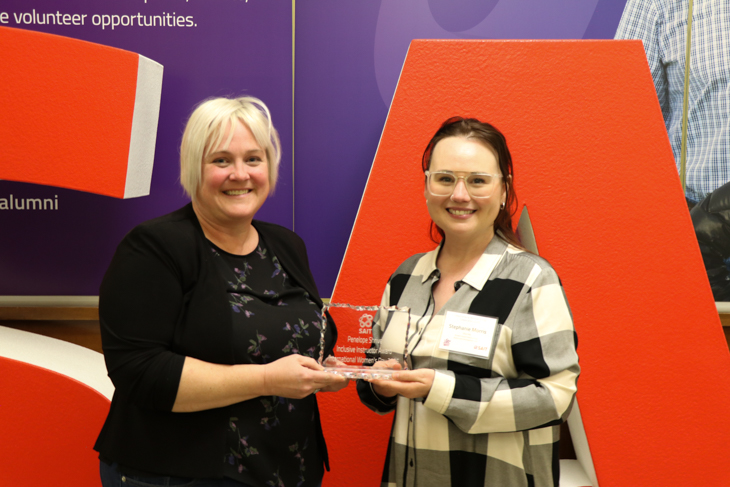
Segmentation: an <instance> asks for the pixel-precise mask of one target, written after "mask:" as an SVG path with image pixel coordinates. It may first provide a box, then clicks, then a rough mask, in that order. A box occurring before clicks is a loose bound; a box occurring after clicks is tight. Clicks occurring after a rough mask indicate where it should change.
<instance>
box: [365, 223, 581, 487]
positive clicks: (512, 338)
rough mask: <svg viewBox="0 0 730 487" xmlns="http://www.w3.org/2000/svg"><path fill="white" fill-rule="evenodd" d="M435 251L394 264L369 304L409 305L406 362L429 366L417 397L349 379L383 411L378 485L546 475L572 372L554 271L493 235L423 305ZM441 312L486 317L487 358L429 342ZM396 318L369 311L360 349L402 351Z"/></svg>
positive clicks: (554, 474) (541, 482)
mask: <svg viewBox="0 0 730 487" xmlns="http://www.w3.org/2000/svg"><path fill="white" fill-rule="evenodd" d="M437 256H438V249H436V250H434V251H432V252H429V253H426V254H418V255H414V256H413V257H411V258H409V259H408V260H406V261H405V262H404V263H403V264H401V266H400V267H399V268H398V269H397V270H396V272H395V273H394V274H393V275H392V276H391V278H390V280H389V281H388V285H387V286H386V289H385V292H384V294H383V300H382V303H381V304H382V305H383V306H392V305H397V306H399V307H409V308H410V309H411V318H410V320H411V324H410V337H409V346H408V350H409V352H408V353H409V357H408V362H409V363H408V366H409V368H411V369H418V368H431V369H435V371H436V375H435V378H434V382H433V385H432V387H431V391H430V392H429V394H428V396H427V397H426V398H425V399H417V400H409V399H407V398H404V397H401V396H397V399H395V400H392V399H390V398H384V397H381V396H378V395H377V394H376V393H375V392H374V391H373V390H372V388H371V386H370V384H369V383H367V382H364V381H359V382H358V393H359V395H360V399H361V400H362V402H363V403H364V404H365V405H366V406H368V407H369V408H370V409H372V410H374V411H376V412H378V413H380V414H386V413H389V412H390V411H392V410H395V418H394V424H393V430H392V434H391V439H390V445H389V448H388V457H387V459H386V462H385V468H384V472H383V483H382V485H383V486H419V487H431V486H433V487H444V486H454V487H456V486H458V487H470V486H480V487H482V486H500V487H513V486H514V487H518V486H525V487H527V486H557V485H558V482H559V476H560V471H559V463H558V462H559V459H558V441H559V434H560V430H559V428H560V426H559V425H560V423H561V422H562V421H563V420H564V419H565V418H566V417H567V415H568V413H569V411H570V407H571V404H572V401H573V397H574V395H575V392H576V382H577V379H578V374H579V373H580V367H579V365H578V355H577V354H576V345H577V338H576V335H575V331H574V328H573V321H572V317H571V313H570V309H569V307H568V303H567V301H566V299H565V294H564V292H563V289H562V286H561V284H560V280H559V279H558V276H557V274H556V273H555V271H554V270H553V268H552V267H551V266H550V264H548V262H547V261H545V259H542V258H540V257H538V256H536V255H534V254H530V253H528V252H524V251H521V250H519V249H517V248H515V247H513V246H510V245H508V244H507V243H506V242H505V241H504V240H502V239H500V238H499V237H495V238H493V239H492V241H491V242H490V243H489V245H488V246H487V249H486V250H485V251H484V253H483V254H482V256H481V258H480V260H479V261H478V262H477V264H476V265H475V266H474V268H473V269H472V270H471V271H470V272H469V273H468V274H467V275H466V277H465V278H464V279H463V280H462V281H460V282H458V283H457V285H456V287H457V289H456V293H455V294H454V295H453V296H452V297H451V298H450V299H449V300H448V302H447V303H446V304H445V305H444V306H443V307H442V309H441V310H439V312H438V314H436V315H433V311H434V301H433V297H432V294H431V289H432V286H433V285H434V284H435V283H436V282H437V281H438V279H439V275H440V274H439V270H438V268H437V267H436V258H437ZM448 311H454V312H460V313H467V312H468V313H470V314H475V315H482V316H488V317H494V318H497V320H498V330H497V332H496V333H495V337H494V339H493V342H492V344H491V350H492V351H491V353H490V356H489V358H482V357H478V356H472V355H465V354H461V353H456V352H453V351H448V350H444V349H442V348H440V345H441V341H440V339H441V333H442V329H443V325H444V318H445V315H446V312H448ZM408 319H409V318H408V313H407V312H403V311H386V310H384V309H383V311H380V312H379V313H378V316H377V317H376V319H375V320H374V322H373V346H372V348H371V349H370V351H369V352H368V358H371V359H372V358H376V359H378V358H379V359H388V358H396V359H398V360H400V361H401V362H402V359H403V355H404V345H405V334H406V328H407V326H408Z"/></svg>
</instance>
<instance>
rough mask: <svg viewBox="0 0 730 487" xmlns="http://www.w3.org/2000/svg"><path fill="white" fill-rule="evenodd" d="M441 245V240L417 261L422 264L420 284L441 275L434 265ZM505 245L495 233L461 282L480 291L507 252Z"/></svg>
mask: <svg viewBox="0 0 730 487" xmlns="http://www.w3.org/2000/svg"><path fill="white" fill-rule="evenodd" d="M441 245H443V242H442V243H441V244H439V246H438V247H436V248H435V249H434V250H432V251H431V252H428V253H427V254H426V255H425V256H424V257H423V259H421V262H419V265H420V264H423V266H424V268H423V272H421V275H422V276H423V277H422V278H421V284H423V283H425V282H426V281H428V280H429V279H432V278H437V277H439V276H440V275H441V273H440V271H439V269H438V266H437V265H436V260H437V259H438V254H439V251H440V250H441ZM507 247H508V244H507V242H505V241H504V240H502V239H501V238H500V237H499V236H497V235H495V236H494V237H493V238H492V240H491V241H490V242H489V245H487V248H486V249H484V253H482V256H481V257H480V258H479V260H478V261H477V263H476V264H475V265H474V267H472V269H471V270H470V271H469V272H468V273H467V275H466V276H465V277H464V279H462V280H461V282H464V283H466V284H469V285H470V286H471V287H473V288H474V289H477V290H479V291H481V290H482V288H483V287H484V284H485V283H486V282H487V280H488V279H489V276H490V275H491V274H492V271H494V268H495V267H497V264H499V262H500V261H501V260H502V257H503V256H504V254H505V253H507Z"/></svg>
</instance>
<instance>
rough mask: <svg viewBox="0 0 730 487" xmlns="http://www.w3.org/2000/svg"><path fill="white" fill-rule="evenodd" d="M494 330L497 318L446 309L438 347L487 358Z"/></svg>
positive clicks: (490, 350) (495, 329)
mask: <svg viewBox="0 0 730 487" xmlns="http://www.w3.org/2000/svg"><path fill="white" fill-rule="evenodd" d="M496 332H497V318H491V317H488V316H478V315H470V314H467V313H455V312H453V311H447V312H446V317H445V319H444V328H443V330H441V340H440V341H439V348H440V349H441V350H448V351H450V352H458V353H464V354H467V355H474V356H476V357H480V358H486V359H488V358H489V354H490V353H491V352H492V344H493V343H494V339H495V338H496V337H495V335H496Z"/></svg>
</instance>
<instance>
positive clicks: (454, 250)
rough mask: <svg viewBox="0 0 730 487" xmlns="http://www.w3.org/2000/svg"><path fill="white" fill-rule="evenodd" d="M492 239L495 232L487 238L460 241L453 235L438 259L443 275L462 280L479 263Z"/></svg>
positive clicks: (445, 243) (446, 240)
mask: <svg viewBox="0 0 730 487" xmlns="http://www.w3.org/2000/svg"><path fill="white" fill-rule="evenodd" d="M492 238H494V232H491V233H490V234H489V235H488V236H486V238H471V239H459V238H455V237H454V236H453V235H452V236H451V237H446V238H445V240H444V244H443V246H442V247H441V251H440V252H439V255H438V259H437V265H438V268H439V271H440V272H441V275H442V276H443V275H444V274H447V275H451V276H455V277H456V278H457V280H460V279H462V278H463V277H464V276H466V274H468V273H469V271H470V270H471V269H472V267H474V265H475V264H476V263H477V261H478V260H479V258H480V257H481V256H482V254H483V253H484V250H485V249H486V248H487V246H488V245H489V242H491V241H492Z"/></svg>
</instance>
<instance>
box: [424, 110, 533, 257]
mask: <svg viewBox="0 0 730 487" xmlns="http://www.w3.org/2000/svg"><path fill="white" fill-rule="evenodd" d="M447 137H465V138H468V139H476V140H479V141H481V142H483V143H484V144H486V146H487V147H489V148H490V149H492V150H493V151H494V153H495V155H496V156H497V163H498V164H499V170H500V172H501V173H502V182H503V183H504V185H505V189H506V190H507V199H506V202H505V207H504V209H503V210H500V211H499V213H498V214H497V218H496V219H495V220H494V231H495V233H497V232H499V234H500V235H501V236H502V237H503V238H504V239H505V240H506V241H507V242H509V243H511V244H512V245H515V246H516V247H519V248H524V247H523V246H522V243H521V242H520V239H519V237H517V235H516V234H515V232H514V230H513V229H512V215H513V214H514V212H515V209H516V208H517V193H515V189H514V180H513V176H512V155H511V154H510V152H509V148H508V147H507V139H505V138H504V135H502V132H500V131H499V130H497V128H496V127H494V126H493V125H490V124H488V123H486V122H480V121H479V120H477V119H475V118H463V117H451V118H449V119H448V120H446V121H445V122H444V123H442V124H441V127H440V128H439V129H438V130H437V131H436V133H435V134H434V136H433V137H432V138H431V140H430V141H429V143H428V145H427V146H426V150H425V151H423V157H422V159H421V167H422V168H423V172H426V171H428V168H429V167H431V154H432V153H433V149H434V147H436V144H438V143H439V142H441V141H442V140H443V139H445V138H447ZM434 229H435V230H436V232H437V233H438V234H439V235H440V236H441V239H443V238H444V231H443V230H442V229H440V228H439V227H438V225H436V224H435V223H434V222H433V221H432V222H431V231H430V235H431V239H432V240H433V241H434V242H436V243H438V242H439V240H438V239H437V238H436V236H435V235H434Z"/></svg>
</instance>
